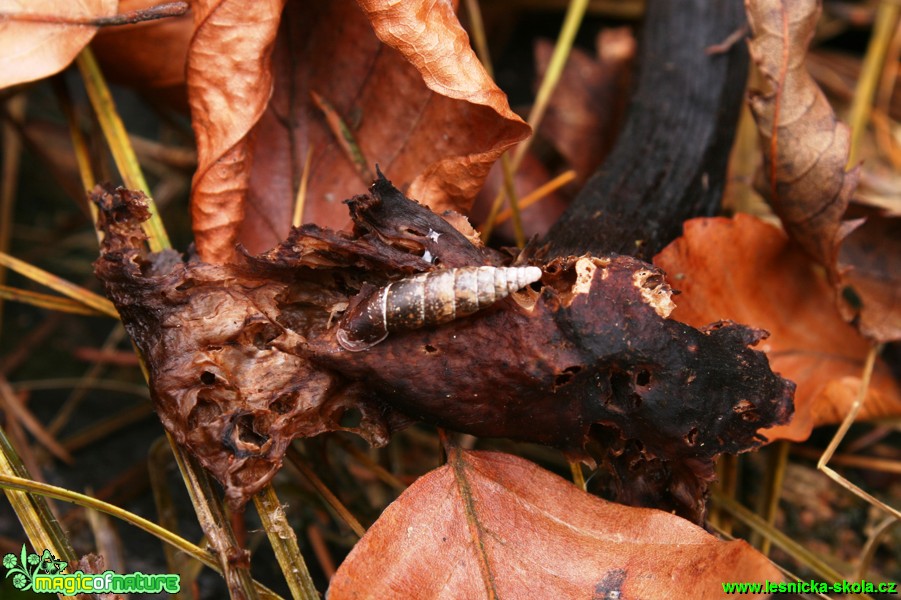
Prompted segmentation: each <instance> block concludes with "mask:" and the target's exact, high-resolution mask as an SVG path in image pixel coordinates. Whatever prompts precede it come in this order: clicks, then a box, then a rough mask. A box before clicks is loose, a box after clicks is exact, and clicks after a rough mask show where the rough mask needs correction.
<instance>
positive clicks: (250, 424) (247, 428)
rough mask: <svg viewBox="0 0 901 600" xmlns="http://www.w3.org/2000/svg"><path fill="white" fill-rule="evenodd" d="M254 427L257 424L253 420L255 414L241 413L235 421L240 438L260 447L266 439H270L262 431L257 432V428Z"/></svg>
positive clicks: (246, 442)
mask: <svg viewBox="0 0 901 600" xmlns="http://www.w3.org/2000/svg"><path fill="white" fill-rule="evenodd" d="M254 427H255V424H254V421H253V415H241V416H240V417H238V419H237V421H236V422H235V429H236V430H237V432H238V440H240V441H242V442H244V443H245V444H248V445H250V446H256V447H257V448H259V447H260V446H262V445H263V444H265V443H266V440H268V439H269V437H268V436H265V435H263V434H261V433H257V430H256V429H255V428H254Z"/></svg>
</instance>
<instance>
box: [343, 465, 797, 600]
mask: <svg viewBox="0 0 901 600" xmlns="http://www.w3.org/2000/svg"><path fill="white" fill-rule="evenodd" d="M781 579H782V576H781V574H780V573H779V571H778V569H776V567H775V566H773V565H772V564H771V563H770V562H769V561H768V560H767V559H766V557H764V556H763V555H761V554H759V553H758V552H757V551H755V550H754V549H752V548H751V547H750V546H748V545H747V544H746V543H745V542H743V541H731V542H725V541H721V540H718V539H716V538H714V537H713V536H711V535H710V534H708V533H707V532H705V531H704V530H703V529H701V528H700V527H697V526H695V525H692V524H691V523H689V522H687V521H685V520H683V519H680V518H679V517H676V516H674V515H671V514H668V513H665V512H661V511H657V510H651V509H642V508H631V507H626V506H622V505H618V504H613V503H610V502H606V501H604V500H601V499H599V498H597V497H594V496H591V495H589V494H586V493H585V492H582V491H580V490H578V489H577V488H576V487H574V486H573V485H572V484H571V483H569V482H567V481H565V480H563V479H561V478H560V477H558V476H556V475H553V474H551V473H548V472H547V471H544V470H543V469H541V468H539V467H538V466H536V465H535V464H533V463H530V462H528V461H526V460H523V459H521V458H518V457H514V456H510V455H507V454H500V453H494V452H465V451H462V450H460V449H451V450H450V452H449V456H448V463H447V464H446V465H444V466H443V467H440V468H439V469H436V470H435V471H432V472H431V473H428V474H426V475H425V476H423V477H421V478H419V479H418V480H417V481H416V482H415V483H414V484H413V485H412V486H411V487H410V488H408V489H407V490H406V491H405V492H404V493H403V494H402V495H401V496H400V498H398V499H397V500H396V501H395V502H394V503H393V504H391V505H390V506H389V507H388V508H387V509H386V510H385V511H384V512H383V513H382V516H381V517H380V518H379V520H378V521H376V523H375V525H373V526H372V528H371V529H370V530H369V531H368V532H367V533H366V535H365V536H363V538H362V539H361V540H360V541H359V542H358V543H357V545H356V546H355V547H354V549H353V551H352V552H351V553H350V555H348V557H347V558H346V559H345V560H344V563H343V564H342V565H341V567H340V568H339V569H338V571H337V572H336V573H335V576H334V577H333V578H332V581H331V585H330V587H329V592H328V595H329V598H331V599H332V600H343V599H345V598H357V599H364V598H400V597H403V598H673V597H691V598H721V597H722V596H723V582H724V581H763V580H769V581H780V580H781ZM680 590H681V591H680Z"/></svg>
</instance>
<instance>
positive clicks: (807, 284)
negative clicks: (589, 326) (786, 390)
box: [654, 215, 901, 441]
mask: <svg viewBox="0 0 901 600" xmlns="http://www.w3.org/2000/svg"><path fill="white" fill-rule="evenodd" d="M654 263H655V264H656V265H657V266H659V267H661V268H663V269H664V270H665V271H666V272H667V275H668V277H669V278H670V281H673V285H674V286H675V287H676V288H677V289H679V290H680V291H681V292H682V293H681V294H680V295H679V296H677V297H676V299H677V302H676V304H677V306H676V309H675V310H674V311H673V315H672V316H673V318H675V319H678V320H680V321H683V322H685V323H688V324H690V325H694V326H701V325H702V324H704V323H708V322H710V321H711V320H716V319H732V320H735V321H739V322H742V323H753V324H754V325H755V326H756V327H760V328H761V329H765V330H766V331H768V332H770V336H769V337H768V338H767V339H766V340H765V341H764V342H762V343H761V345H760V349H761V350H764V351H765V352H766V353H767V356H769V359H770V365H771V367H772V369H773V370H774V371H775V372H777V373H779V374H780V375H782V376H783V377H785V378H787V379H789V380H791V381H794V382H795V383H796V384H797V386H798V390H797V393H796V395H795V416H794V417H793V419H792V421H791V423H789V424H788V425H784V426H781V427H777V428H774V429H770V430H767V431H765V432H763V433H764V434H765V435H766V436H767V437H768V438H769V439H770V440H774V439H780V438H781V439H790V440H795V441H802V440H805V439H807V437H808V436H809V435H810V432H811V430H812V429H813V428H814V427H816V426H819V425H827V424H833V423H838V422H840V421H841V420H842V419H843V418H844V416H845V415H846V414H847V412H848V410H849V408H850V407H851V404H852V403H853V401H854V398H855V396H856V394H857V392H858V388H859V384H860V380H859V376H860V373H861V370H862V369H863V363H864V359H865V358H866V355H867V353H868V352H869V349H870V343H869V342H868V341H867V340H866V339H865V338H864V337H863V336H862V335H861V334H860V333H858V332H857V331H856V330H855V329H854V328H853V327H852V326H851V325H849V324H847V323H845V322H844V320H843V319H842V318H841V316H840V315H839V314H838V311H837V310H836V309H835V304H834V302H833V299H832V289H831V286H830V285H829V283H828V281H827V280H826V278H825V277H823V275H822V274H821V273H819V272H818V271H817V270H816V269H815V265H813V264H812V263H811V261H810V259H809V258H808V257H807V255H805V254H804V253H803V252H802V251H801V249H800V248H798V247H797V246H794V245H792V244H791V243H790V242H789V240H788V239H787V238H786V236H785V234H783V233H782V232H781V231H780V230H779V229H778V228H776V227H774V226H772V225H768V224H766V223H764V222H763V221H760V220H758V219H756V218H754V217H751V216H748V215H737V216H736V217H735V218H734V219H723V218H715V219H694V220H691V221H688V222H687V223H685V234H684V235H683V236H682V237H681V238H679V239H677V240H676V241H675V242H673V243H672V244H670V245H669V246H667V247H666V248H665V249H664V250H663V252H661V253H660V254H658V255H657V256H656V257H655V258H654ZM898 414H901V389H899V387H898V384H897V382H896V381H895V380H894V379H893V377H892V375H891V373H890V371H889V370H888V368H887V367H886V366H885V365H882V364H880V365H879V367H878V368H877V370H876V372H875V374H874V376H873V381H872V383H871V385H870V389H869V393H868V395H867V398H866V403H865V404H864V407H863V410H862V411H861V413H860V418H861V419H872V418H878V417H888V416H895V415H898Z"/></svg>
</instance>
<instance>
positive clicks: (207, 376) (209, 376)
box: [200, 371, 216, 385]
mask: <svg viewBox="0 0 901 600" xmlns="http://www.w3.org/2000/svg"><path fill="white" fill-rule="evenodd" d="M200 383H202V384H203V385H213V384H214V383H216V374H215V373H213V372H212V371H204V372H203V373H201V374H200Z"/></svg>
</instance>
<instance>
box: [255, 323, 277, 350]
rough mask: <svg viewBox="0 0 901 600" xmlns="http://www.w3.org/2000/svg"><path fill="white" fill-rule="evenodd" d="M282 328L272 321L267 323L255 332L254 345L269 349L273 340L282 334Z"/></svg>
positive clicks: (261, 348)
mask: <svg viewBox="0 0 901 600" xmlns="http://www.w3.org/2000/svg"><path fill="white" fill-rule="evenodd" d="M281 333H282V332H281V330H280V329H279V328H278V327H276V326H275V325H274V324H272V323H266V324H265V325H263V326H261V327H260V328H259V329H257V330H256V331H255V332H254V334H253V345H254V347H256V348H257V349H259V350H268V349H269V348H270V347H271V344H272V340H274V339H275V338H277V337H278V336H279V335H281Z"/></svg>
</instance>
